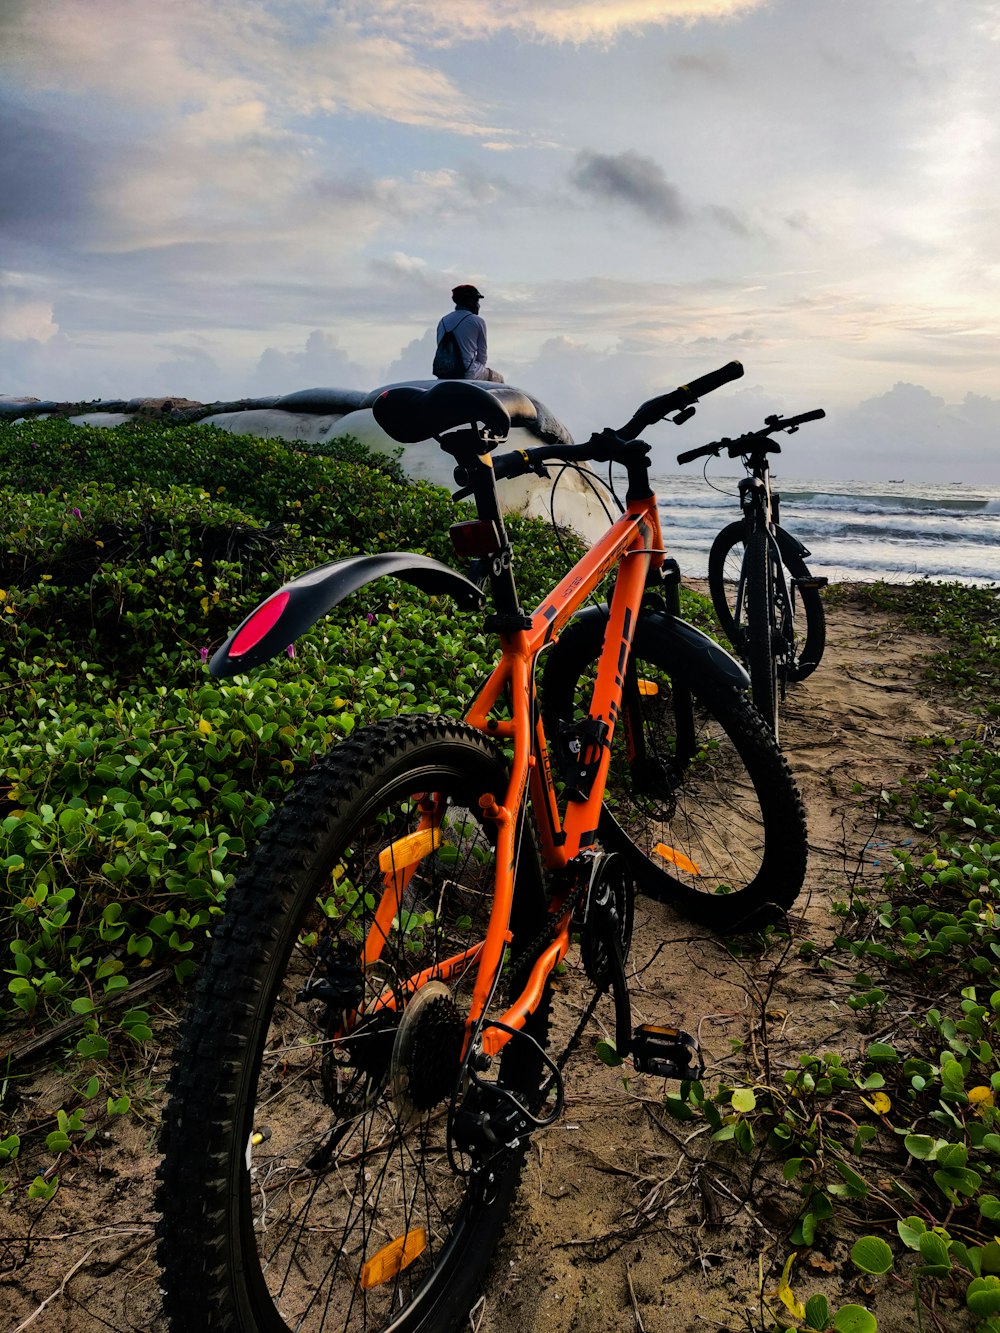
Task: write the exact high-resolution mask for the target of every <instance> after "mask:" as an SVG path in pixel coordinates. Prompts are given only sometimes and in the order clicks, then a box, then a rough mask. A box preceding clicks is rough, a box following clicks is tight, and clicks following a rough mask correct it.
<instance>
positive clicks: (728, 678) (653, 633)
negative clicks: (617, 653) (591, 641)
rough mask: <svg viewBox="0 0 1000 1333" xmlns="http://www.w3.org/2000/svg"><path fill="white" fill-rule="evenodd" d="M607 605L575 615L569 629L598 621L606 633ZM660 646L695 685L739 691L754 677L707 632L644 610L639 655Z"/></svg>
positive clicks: (664, 613)
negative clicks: (704, 683)
mask: <svg viewBox="0 0 1000 1333" xmlns="http://www.w3.org/2000/svg"><path fill="white" fill-rule="evenodd" d="M607 618H608V609H607V607H606V606H588V607H587V608H586V609H585V610H583V611H580V612H579V613H578V614H577V615H575V616H574V617H573V619H572V621H571V622H570V625H569V626H568V627H567V628H568V629H571V628H572V626H573V625H577V624H580V623H581V622H584V623H586V622H588V621H597V622H598V630H597V632H598V633H600V632H603V628H604V625H605V624H606V622H607ZM654 643H655V644H657V645H659V646H660V647H662V648H663V649H664V650H665V651H666V652H667V653H669V655H670V660H671V662H672V663H673V664H674V665H675V668H676V670H677V672H678V673H679V674H680V675H682V676H684V677H686V678H687V679H688V680H690V681H691V682H692V683H698V682H699V681H703V680H710V681H713V682H714V683H715V684H717V685H729V686H733V687H735V688H736V689H738V690H747V689H749V688H750V677H749V676H748V675H747V673H746V671H744V669H743V667H742V666H741V665H740V663H739V662H737V660H736V658H735V657H733V656H732V655H731V654H730V653H728V652H727V651H726V650H725V648H723V647H721V646H720V645H719V644H717V643H716V642H715V640H714V639H710V638H709V636H708V635H707V634H706V633H704V631H703V630H700V629H698V628H697V627H696V626H694V625H690V624H688V622H687V621H686V620H681V619H680V618H679V617H678V616H672V615H670V613H669V612H668V611H655V610H652V609H650V608H649V607H643V609H642V610H641V611H640V613H639V620H638V623H637V624H636V629H635V636H634V638H633V644H634V645H635V647H636V649H637V650H638V651H639V652H642V651H644V650H646V651H648V650H649V648H650V647H651V645H653V644H654ZM561 646H562V644H561V643H557V644H556V646H555V647H554V648H553V649H552V653H553V655H555V654H557V653H558V652H559V649H560V647H561Z"/></svg>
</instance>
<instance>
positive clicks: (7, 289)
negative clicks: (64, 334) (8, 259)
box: [0, 273, 59, 343]
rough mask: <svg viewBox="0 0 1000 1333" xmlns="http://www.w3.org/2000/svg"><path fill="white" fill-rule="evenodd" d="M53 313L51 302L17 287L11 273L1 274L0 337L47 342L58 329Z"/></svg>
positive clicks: (10, 339)
mask: <svg viewBox="0 0 1000 1333" xmlns="http://www.w3.org/2000/svg"><path fill="white" fill-rule="evenodd" d="M52 315H53V312H52V302H51V301H47V300H45V299H44V298H43V297H40V296H37V295H35V294H34V293H33V292H32V291H31V290H30V289H29V288H28V287H22V286H20V285H19V284H18V282H17V279H16V278H15V277H13V275H10V274H6V275H5V274H3V273H0V339H7V340H9V341H11V342H35V343H47V342H48V341H49V340H50V339H52V338H54V337H55V336H56V334H57V333H58V332H59V325H58V324H57V323H56V322H55V320H54V319H53V317H52Z"/></svg>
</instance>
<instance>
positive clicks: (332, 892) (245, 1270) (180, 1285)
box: [157, 717, 549, 1333]
mask: <svg viewBox="0 0 1000 1333" xmlns="http://www.w3.org/2000/svg"><path fill="white" fill-rule="evenodd" d="M506 781H507V778H506V767H505V765H504V763H503V762H502V761H501V759H500V757H499V756H498V754H497V753H496V752H495V750H494V749H493V748H492V746H491V744H490V742H489V741H487V740H486V739H485V738H484V737H483V736H482V735H481V734H480V733H479V732H476V731H474V730H472V729H471V728H469V727H466V726H464V725H461V724H457V723H454V722H449V721H444V720H437V719H432V718H418V717H414V718H407V719H397V720H395V721H392V722H387V723H381V724H378V725H376V726H373V727H370V728H367V729H365V730H363V731H361V732H358V733H357V734H356V736H355V737H353V738H352V739H351V740H350V741H347V742H345V743H344V744H343V745H341V746H340V747H338V749H337V750H335V751H333V752H332V753H331V754H329V755H327V756H326V757H325V758H324V759H323V760H321V761H320V763H319V764H318V765H317V766H316V767H315V768H314V769H313V771H312V773H311V774H310V775H309V776H308V777H307V779H306V780H305V781H304V782H303V783H302V784H301V785H300V786H299V787H298V788H297V789H296V790H295V792H294V793H293V795H292V796H291V797H290V798H289V800H288V801H287V802H286V804H285V805H284V806H283V807H282V808H281V810H280V811H279V812H278V813H277V814H276V816H275V817H274V819H273V820H272V822H271V824H270V825H269V826H268V828H267V830H266V831H265V833H264V835H263V837H262V839H261V842H260V844H259V847H258V849H257V851H256V853H255V854H254V856H253V858H252V860H251V862H250V863H249V864H248V867H247V868H246V870H245V871H244V873H243V874H242V875H241V877H240V878H239V880H238V881H237V883H236V885H235V886H234V888H233V890H232V891H231V895H230V901H229V902H228V904H227V909H226V915H225V917H224V920H223V922H222V924H221V925H220V927H219V929H218V931H217V932H216V936H215V939H214V941H213V947H212V952H211V955H210V957H209V959H208V961H207V962H206V963H205V964H204V965H203V968H202V973H201V976H200V978H199V983H198V986H197V992H196V996H195V1000H194V1005H193V1011H192V1016H191V1018H190V1019H189V1022H188V1026H187V1030H186V1034H185V1037H184V1040H183V1042H182V1045H181V1049H180V1053H179V1057H178V1062H177V1065H176V1068H175V1071H174V1074H173V1076H172V1079H171V1083H170V1101H169V1104H168V1106H167V1109H166V1112H165V1115H164V1131H163V1148H164V1162H163V1165H162V1167H161V1170H160V1181H161V1183H160V1187H159V1191H158V1195H157V1202H158V1205H159V1208H160V1211H161V1213H162V1222H161V1224H160V1249H159V1255H160V1260H161V1264H162V1267H163V1270H164V1288H165V1301H164V1305H165V1309H166V1311H167V1313H168V1315H169V1318H170V1322H171V1327H172V1328H174V1329H181V1330H190V1331H191V1333H195V1330H197V1333H204V1330H206V1329H213V1330H223V1329H226V1330H238V1331H239V1333H265V1330H266V1333H284V1330H287V1329H296V1330H310V1331H311V1333H334V1331H335V1330H336V1333H345V1331H346V1330H352V1331H354V1330H357V1331H362V1330H363V1331H364V1333H368V1331H369V1330H376V1329H379V1330H386V1329H392V1330H398V1331H399V1333H404V1331H405V1333H439V1331H440V1330H449V1329H452V1328H454V1327H455V1325H456V1324H457V1323H458V1322H460V1321H461V1320H462V1319H463V1318H464V1317H465V1315H466V1313H467V1311H468V1309H469V1307H470V1306H471V1304H472V1303H473V1301H474V1299H475V1296H476V1293H477V1290H478V1287H479V1284H480V1282H481V1279H482V1277H483V1274H484V1270H485V1268H486V1267H487V1265H488V1264H489V1262H490V1259H491V1256H492V1252H493V1249H494V1246H495V1244H496V1241H497V1239H498V1237H499V1234H500V1231H501V1228H502V1226H503V1223H504V1220H505V1218H506V1215H507V1212H508V1210H509V1208H510V1204H511V1200H512V1196H513V1193H514V1189H515V1187H516V1184H517V1181H518V1177H519V1175H520V1171H521V1165H522V1160H523V1153H524V1146H523V1142H522V1146H521V1147H520V1148H516V1149H515V1148H510V1147H504V1146H503V1145H502V1144H501V1145H499V1146H498V1147H494V1148H490V1149H488V1150H486V1151H481V1147H482V1145H481V1144H480V1143H479V1141H477V1140H475V1138H474V1137H473V1138H469V1137H468V1136H466V1137H465V1138H463V1139H461V1140H459V1139H457V1138H456V1133H455V1115H456V1111H457V1108H458V1106H459V1104H460V1102H461V1098H462V1095H463V1088H464V1086H465V1085H466V1083H467V1079H466V1078H465V1077H464V1076H463V1074H462V1069H463V1065H462V1050H463V1043H464V1037H465V1020H466V1017H467V1015H468V1011H469V1004H470V997H471V993H472V986H473V983H474V981H475V977H476V973H477V961H478V954H479V951H480V948H481V945H482V942H483V939H484V937H485V933H486V926H487V922H488V920H489V917H490V912H491V909H492V905H493V890H494V882H495V859H496V858H495V832H494V826H493V825H492V824H491V822H490V820H489V819H487V818H485V817H484V815H483V813H482V809H483V807H481V805H480V798H485V797H487V796H489V797H491V798H493V797H495V798H496V799H497V800H502V798H503V793H504V791H505V789H506ZM485 804H486V806H487V808H488V807H489V804H490V802H489V801H486V802H485ZM544 922H545V903H544V894H543V888H542V879H541V872H540V868H539V865H538V858H537V853H536V851H535V847H534V843H533V841H532V839H531V837H530V835H529V833H528V832H527V831H526V830H522V836H521V838H520V840H519V853H518V861H517V873H516V877H515V895H514V910H513V915H512V919H511V929H512V931H513V940H512V945H511V954H512V955H514V954H516V953H517V952H518V946H520V950H521V951H522V953H523V951H524V950H525V949H526V948H528V946H530V944H531V942H532V941H533V940H537V938H538V934H539V931H540V929H541V928H542V927H543V926H544ZM526 966H527V963H526V962H519V963H518V964H516V965H514V966H511V965H507V966H506V967H505V969H504V970H503V972H502V973H501V976H500V978H499V981H498V984H497V987H496V992H495V995H494V998H493V1001H492V1002H491V1007H490V1009H489V1011H488V1012H489V1014H490V1015H491V1016H496V1015H499V1014H500V1013H501V1012H502V1011H503V1009H504V1008H505V1007H506V1001H507V999H508V996H509V995H511V994H512V993H516V990H517V989H518V988H519V987H520V986H522V985H523V984H524V980H525V979H526V974H525V967H526ZM548 1002H549V1000H548V993H547V992H546V994H545V995H544V997H543V1000H542V1002H541V1004H540V1005H539V1007H538V1009H537V1010H536V1012H535V1014H534V1015H533V1016H532V1017H531V1019H530V1020H529V1025H528V1029H527V1032H528V1035H517V1036H515V1037H514V1038H512V1039H511V1041H510V1042H509V1043H508V1044H507V1045H506V1047H505V1048H504V1049H503V1051H502V1054H501V1056H500V1058H499V1060H498V1061H495V1062H494V1064H495V1066H497V1067H496V1068H494V1070H493V1071H492V1075H491V1077H493V1078H495V1081H496V1082H495V1086H497V1087H502V1088H503V1089H504V1090H505V1092H506V1093H510V1094H511V1095H514V1096H516V1097H517V1098H518V1100H519V1101H520V1102H521V1104H523V1105H525V1106H529V1107H532V1106H534V1107H535V1109H537V1103H538V1100H539V1090H540V1087H541V1082H542V1073H543V1056H542V1047H541V1043H542V1042H543V1040H544V1036H545V1031H546V1028H547V1021H548V1018H547V1016H548ZM470 1144H471V1145H473V1146H470Z"/></svg>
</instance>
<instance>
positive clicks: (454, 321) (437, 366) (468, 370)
mask: <svg viewBox="0 0 1000 1333" xmlns="http://www.w3.org/2000/svg"><path fill="white" fill-rule="evenodd" d="M451 299H452V300H453V301H454V302H455V309H454V310H452V311H449V313H448V314H447V315H445V316H444V317H443V318H442V319H440V320H439V321H438V326H437V353H436V355H435V357H434V366H433V373H434V375H435V376H436V377H437V378H438V379H442V380H490V381H491V382H492V383H493V384H503V382H504V378H503V376H502V375H500V374H498V373H497V371H495V370H491V369H490V368H489V366H488V365H487V364H486V321H485V320H484V319H483V317H482V316H481V315H480V313H479V302H480V301H482V300H484V299H485V298H484V296H483V294H482V292H481V291H480V290H479V289H478V288H477V287H473V286H472V285H471V283H467V282H463V283H461V284H460V285H459V286H458V287H455V288H453V289H452V293H451ZM449 333H450V334H452V335H453V337H452V338H447V339H446V337H445V335H446V334H449Z"/></svg>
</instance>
